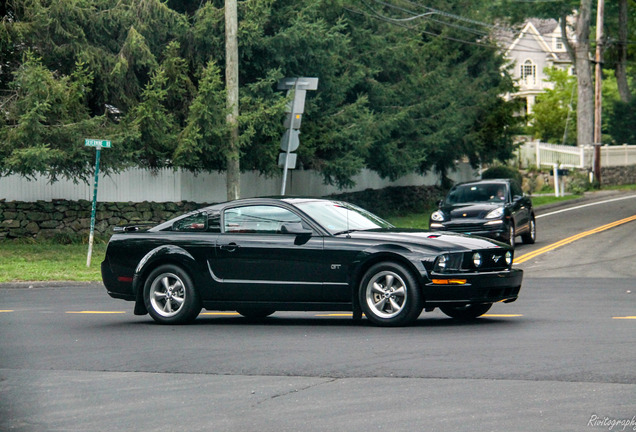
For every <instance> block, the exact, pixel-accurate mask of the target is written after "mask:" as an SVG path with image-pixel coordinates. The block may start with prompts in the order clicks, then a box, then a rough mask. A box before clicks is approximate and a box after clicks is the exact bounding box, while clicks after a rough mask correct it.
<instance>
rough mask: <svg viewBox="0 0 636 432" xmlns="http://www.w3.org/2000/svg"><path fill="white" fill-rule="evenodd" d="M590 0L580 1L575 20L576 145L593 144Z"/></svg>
mask: <svg viewBox="0 0 636 432" xmlns="http://www.w3.org/2000/svg"><path fill="white" fill-rule="evenodd" d="M591 3H592V1H591V0H581V7H580V8H579V14H578V16H577V20H576V45H575V55H576V76H577V82H578V96H579V97H578V103H577V119H576V128H577V143H578V145H591V144H593V143H594V87H593V85H592V71H591V67H590V13H591V12H590V11H591Z"/></svg>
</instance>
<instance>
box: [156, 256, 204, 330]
mask: <svg viewBox="0 0 636 432" xmlns="http://www.w3.org/2000/svg"><path fill="white" fill-rule="evenodd" d="M144 302H145V304H146V308H148V313H149V314H150V316H151V317H152V318H153V319H154V320H155V321H157V322H158V323H161V324H185V323H188V322H191V321H193V320H194V319H195V318H196V317H197V315H199V312H201V300H200V298H199V293H198V292H197V291H196V289H195V288H194V284H193V283H192V279H191V278H190V276H189V275H188V274H187V273H186V272H185V271H184V270H183V269H182V268H181V267H178V266H175V265H171V264H167V265H162V266H159V267H157V268H156V269H155V270H153V271H152V272H151V273H150V275H149V276H148V278H147V279H146V283H145V285H144Z"/></svg>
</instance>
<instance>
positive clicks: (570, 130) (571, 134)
mask: <svg viewBox="0 0 636 432" xmlns="http://www.w3.org/2000/svg"><path fill="white" fill-rule="evenodd" d="M545 73H546V75H547V76H548V78H549V81H550V82H552V83H553V85H554V88H552V89H547V90H545V92H544V93H543V94H541V95H540V96H538V97H537V101H536V103H535V104H534V107H533V113H532V115H531V118H530V122H531V130H532V132H533V134H534V136H535V138H538V139H540V140H541V141H543V142H550V143H553V144H568V145H576V101H577V95H576V77H574V76H572V75H569V74H568V72H567V71H564V70H561V69H558V68H549V69H546V70H545Z"/></svg>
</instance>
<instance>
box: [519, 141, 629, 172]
mask: <svg viewBox="0 0 636 432" xmlns="http://www.w3.org/2000/svg"><path fill="white" fill-rule="evenodd" d="M518 158H519V162H520V164H521V166H522V167H528V166H530V165H535V166H542V165H543V166H545V165H549V166H553V165H555V164H556V165H559V166H563V167H567V168H591V167H592V164H593V163H594V147H593V146H591V145H588V146H564V145H558V144H547V143H541V142H529V143H525V144H523V145H522V146H521V147H520V148H519V150H518ZM626 165H636V145H627V144H624V145H620V146H609V145H604V146H601V167H614V166H626Z"/></svg>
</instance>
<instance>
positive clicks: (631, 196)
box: [535, 195, 636, 219]
mask: <svg viewBox="0 0 636 432" xmlns="http://www.w3.org/2000/svg"><path fill="white" fill-rule="evenodd" d="M633 198H636V195H630V196H626V197H620V198H613V199H609V200H605V201H599V202H594V203H590V204H583V205H580V206H576V207H570V208H566V209H563V210H557V211H553V212H550V213H546V214H542V215H538V216H535V218H536V219H539V218H542V217H546V216H552V215H555V214H558V213H563V212H567V211H571V210H578V209H582V208H585V207H590V206H595V205H600V204H606V203H610V202H614V201H622V200H626V199H633Z"/></svg>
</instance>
